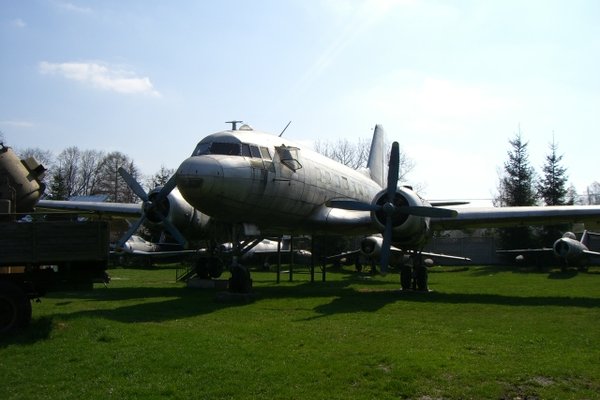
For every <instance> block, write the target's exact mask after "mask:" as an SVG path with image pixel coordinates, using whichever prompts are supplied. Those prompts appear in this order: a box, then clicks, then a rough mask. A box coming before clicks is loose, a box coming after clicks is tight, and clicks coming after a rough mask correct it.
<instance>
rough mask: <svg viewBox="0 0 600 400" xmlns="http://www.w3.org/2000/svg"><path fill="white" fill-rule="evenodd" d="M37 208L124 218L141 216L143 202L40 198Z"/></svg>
mask: <svg viewBox="0 0 600 400" xmlns="http://www.w3.org/2000/svg"><path fill="white" fill-rule="evenodd" d="M36 209H37V210H67V211H88V212H96V213H99V214H104V215H108V216H112V217H117V218H124V219H126V218H139V217H140V216H141V215H142V206H141V204H131V203H106V202H99V201H66V200H40V201H39V202H38V204H37V206H36Z"/></svg>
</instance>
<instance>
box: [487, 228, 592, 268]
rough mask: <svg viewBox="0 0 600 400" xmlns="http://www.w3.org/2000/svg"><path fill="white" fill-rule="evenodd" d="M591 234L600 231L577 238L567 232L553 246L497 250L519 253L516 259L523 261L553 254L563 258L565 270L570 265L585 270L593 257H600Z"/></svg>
mask: <svg viewBox="0 0 600 400" xmlns="http://www.w3.org/2000/svg"><path fill="white" fill-rule="evenodd" d="M590 235H595V236H600V233H594V232H589V231H587V230H584V231H583V234H582V235H581V239H580V240H577V236H575V234H574V233H573V232H565V234H564V235H563V236H562V237H561V238H559V239H557V240H556V241H555V242H554V244H553V245H552V247H543V248H540V249H511V250H496V253H499V254H517V256H516V257H515V260H516V261H517V262H523V261H524V260H525V258H526V257H528V256H531V255H535V256H538V255H541V254H553V255H554V256H555V257H556V258H559V259H561V260H562V261H563V262H564V264H563V266H562V267H561V269H562V270H563V272H565V271H566V270H567V269H568V268H569V267H577V269H579V270H580V271H585V270H586V269H587V265H588V263H589V261H590V259H591V258H598V259H600V253H599V252H596V251H591V250H590V249H589V248H588V246H589V238H590Z"/></svg>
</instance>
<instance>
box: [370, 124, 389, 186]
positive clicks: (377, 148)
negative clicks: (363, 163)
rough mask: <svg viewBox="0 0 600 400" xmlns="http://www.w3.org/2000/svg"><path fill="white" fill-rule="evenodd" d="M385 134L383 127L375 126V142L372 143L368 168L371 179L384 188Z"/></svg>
mask: <svg viewBox="0 0 600 400" xmlns="http://www.w3.org/2000/svg"><path fill="white" fill-rule="evenodd" d="M384 136H385V134H384V132H383V127H382V126H381V125H375V130H374V131H373V140H372V141H371V151H370V153H369V161H368V162H367V168H368V169H369V174H370V175H371V179H373V180H374V181H375V182H377V183H378V184H379V186H381V187H384V185H385V138H384Z"/></svg>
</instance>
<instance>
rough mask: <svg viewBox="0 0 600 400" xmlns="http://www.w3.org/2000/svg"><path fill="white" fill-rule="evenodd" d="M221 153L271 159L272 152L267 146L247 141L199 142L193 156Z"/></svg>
mask: <svg viewBox="0 0 600 400" xmlns="http://www.w3.org/2000/svg"><path fill="white" fill-rule="evenodd" d="M206 154H221V155H225V156H243V157H252V158H262V159H265V160H271V159H272V156H271V152H270V151H269V149H268V148H267V147H260V148H259V147H258V146H255V145H253V144H247V143H227V142H208V143H199V144H198V146H196V149H195V150H194V153H193V154H192V156H202V155H206Z"/></svg>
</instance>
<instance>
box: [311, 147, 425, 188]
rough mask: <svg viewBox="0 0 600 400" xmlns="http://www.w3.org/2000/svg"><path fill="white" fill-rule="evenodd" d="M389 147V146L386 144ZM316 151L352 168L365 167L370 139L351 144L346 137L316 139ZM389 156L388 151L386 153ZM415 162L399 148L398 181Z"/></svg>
mask: <svg viewBox="0 0 600 400" xmlns="http://www.w3.org/2000/svg"><path fill="white" fill-rule="evenodd" d="M387 147H390V146H387ZM314 149H315V151H316V152H317V153H320V154H322V155H324V156H325V157H328V158H331V159H332V160H334V161H337V162H339V163H341V164H344V165H346V166H348V167H350V168H353V169H360V168H366V166H367V161H368V160H369V153H370V150H371V141H370V139H359V140H358V142H357V143H356V144H352V143H350V142H349V141H348V139H345V138H344V139H338V140H337V142H335V143H333V142H329V141H321V140H317V141H316V142H315V144H314ZM388 158H389V153H388ZM414 167H415V163H414V161H413V160H412V159H410V157H408V156H407V155H406V154H405V153H404V152H403V151H402V149H400V167H399V173H398V181H400V182H402V181H405V180H406V176H407V175H408V174H409V173H410V172H411V171H412V170H413V169H414Z"/></svg>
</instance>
